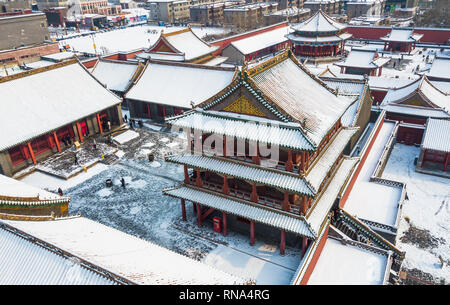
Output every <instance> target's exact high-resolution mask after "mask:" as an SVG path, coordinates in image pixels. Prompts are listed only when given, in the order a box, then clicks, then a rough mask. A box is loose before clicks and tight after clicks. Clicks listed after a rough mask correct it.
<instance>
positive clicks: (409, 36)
mask: <svg viewBox="0 0 450 305" xmlns="http://www.w3.org/2000/svg"><path fill="white" fill-rule="evenodd" d="M413 32H414V30H411V29H402V28H394V29H392V30H391V32H390V33H389V34H387V35H386V36H384V37H381V38H380V39H381V40H384V41H395V42H414V41H419V40H420V38H422V36H423V34H414V33H413Z"/></svg>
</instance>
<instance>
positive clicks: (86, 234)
mask: <svg viewBox="0 0 450 305" xmlns="http://www.w3.org/2000/svg"><path fill="white" fill-rule="evenodd" d="M5 222H6V223H8V224H9V225H11V226H14V227H15V228H17V229H19V230H21V231H24V232H26V233H28V234H30V235H33V236H35V237H37V238H39V239H42V240H44V241H46V242H48V243H50V244H52V245H55V246H56V247H59V248H61V249H63V250H66V251H68V252H70V253H73V254H74V255H77V256H78V257H80V258H83V259H86V260H87V261H90V262H92V263H93V264H96V265H98V266H100V267H102V268H104V269H106V270H110V271H111V272H114V273H116V274H118V275H120V276H123V277H125V278H127V279H130V280H131V281H134V282H136V283H138V284H147V285H149V284H150V285H164V284H165V285H169V284H170V285H176V284H184V285H186V284H197V285H202V284H203V285H206V284H210V285H211V284H228V285H232V284H243V283H245V281H244V280H242V279H240V278H238V277H236V276H232V275H230V274H227V273H225V272H223V271H220V270H217V269H215V268H213V267H210V266H208V265H205V264H202V263H200V262H198V261H195V260H192V259H190V258H188V257H185V256H183V255H180V254H178V253H175V252H172V251H170V250H168V249H166V248H163V247H160V246H158V245H156V244H153V243H151V242H148V241H145V240H143V239H140V238H137V237H135V236H132V235H129V234H126V233H124V232H121V231H119V230H116V229H114V228H111V227H108V226H105V225H103V224H100V223H98V222H95V221H92V220H90V219H87V218H84V217H75V218H67V219H60V220H55V221H34V222H31V221H5Z"/></svg>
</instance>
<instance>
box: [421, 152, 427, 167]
mask: <svg viewBox="0 0 450 305" xmlns="http://www.w3.org/2000/svg"><path fill="white" fill-rule="evenodd" d="M426 157H427V150H426V149H425V150H424V151H423V157H422V164H420V167H421V168H422V167H424V165H425V159H426Z"/></svg>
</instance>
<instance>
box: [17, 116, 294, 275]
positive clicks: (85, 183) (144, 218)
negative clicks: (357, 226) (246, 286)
mask: <svg viewBox="0 0 450 305" xmlns="http://www.w3.org/2000/svg"><path fill="white" fill-rule="evenodd" d="M158 129H161V127H158V126H156V125H149V124H144V127H143V128H138V129H135V130H133V131H132V130H128V131H126V132H125V133H124V134H122V135H121V136H120V138H118V137H115V138H118V139H119V140H120V141H119V142H118V141H114V142H113V144H111V146H112V148H114V149H110V150H108V151H110V152H112V154H114V155H115V156H116V158H117V160H116V161H115V162H114V163H112V164H106V163H104V162H98V163H97V164H95V165H93V166H91V167H90V168H88V169H87V171H81V172H80V173H79V174H78V175H75V176H73V177H71V178H69V179H67V180H65V179H61V178H58V177H56V176H55V175H49V174H47V173H44V172H42V171H39V170H38V171H34V172H33V173H31V174H29V175H27V176H26V177H24V178H23V179H22V181H24V182H26V183H29V184H32V185H35V186H39V187H41V188H44V189H47V190H49V191H53V192H56V190H57V189H58V188H59V187H60V188H61V189H62V190H63V192H64V195H65V196H70V197H71V202H70V205H69V212H70V214H71V215H77V214H81V215H82V216H83V217H87V218H89V219H91V220H95V221H98V222H100V223H102V224H105V225H108V226H111V227H113V228H116V229H118V230H120V231H123V232H125V233H128V234H131V235H134V236H137V237H139V238H142V239H144V240H148V241H151V242H153V243H156V244H158V245H161V246H163V247H165V248H168V249H170V250H173V251H175V252H178V253H180V254H183V255H186V256H188V257H190V258H193V259H196V260H198V261H202V262H203V263H205V264H208V265H211V266H214V267H215V268H217V269H219V270H222V271H225V272H228V273H230V274H233V275H237V276H240V277H241V278H248V279H251V280H254V281H255V282H256V284H289V282H290V280H291V277H292V275H293V274H294V272H295V270H296V268H297V266H298V264H299V263H300V257H301V253H300V252H301V251H300V249H299V248H293V247H289V246H288V247H287V248H286V254H285V255H284V256H281V255H280V254H279V252H280V250H279V240H271V239H270V238H268V237H266V236H259V235H258V234H256V243H255V245H254V246H251V245H250V244H249V242H250V238H249V232H241V231H234V230H232V229H230V230H229V232H228V235H227V236H223V235H222V234H220V233H216V232H214V231H213V229H212V221H211V220H210V219H209V220H207V221H205V223H204V224H203V226H202V227H201V228H199V227H198V226H197V223H196V216H195V215H194V213H193V209H192V205H191V204H188V205H187V209H186V210H187V221H186V222H183V221H182V219H181V207H180V201H179V200H177V199H174V198H171V197H168V196H164V195H163V194H162V192H161V190H162V189H164V188H168V187H172V186H175V185H177V184H180V183H182V180H183V177H184V175H183V167H181V166H177V165H174V164H170V163H166V162H164V155H165V154H167V153H169V152H176V151H177V150H181V149H183V145H184V143H183V140H182V139H184V137H183V136H179V135H176V134H171V133H170V132H164V131H158V132H157V131H155V130H158ZM136 134H137V136H136ZM83 149H90V148H89V147H88V146H87V147H83V148H81V151H80V153H81V152H82V150H83ZM105 151H106V150H105ZM149 154H152V155H153V156H154V157H155V159H154V160H153V161H149V159H148V155H149ZM105 157H106V158H107V159H108V157H107V156H105ZM86 162H89V161H86ZM122 178H123V179H124V180H125V187H123V186H122V184H121V179H122ZM107 179H111V181H112V182H113V185H112V187H108V186H106V180H107Z"/></svg>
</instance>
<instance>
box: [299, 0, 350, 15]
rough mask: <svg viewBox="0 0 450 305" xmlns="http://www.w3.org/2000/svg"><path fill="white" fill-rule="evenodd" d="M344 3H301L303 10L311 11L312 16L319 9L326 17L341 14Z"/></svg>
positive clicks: (320, 0)
mask: <svg viewBox="0 0 450 305" xmlns="http://www.w3.org/2000/svg"><path fill="white" fill-rule="evenodd" d="M344 5H345V2H344V1H342V0H308V1H305V2H303V8H308V9H310V10H311V15H314V14H315V13H316V12H317V11H318V10H319V9H321V10H322V12H325V13H326V14H328V15H335V14H341V13H343V11H344Z"/></svg>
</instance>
